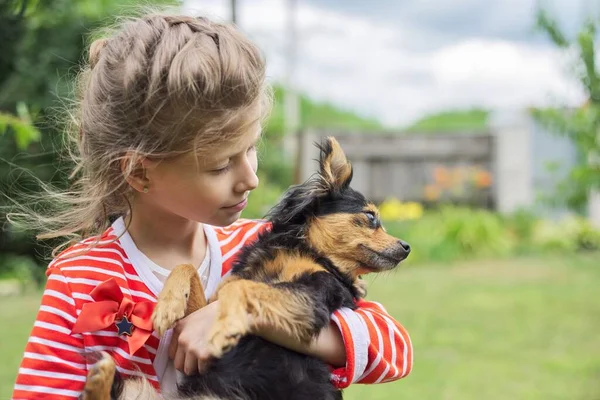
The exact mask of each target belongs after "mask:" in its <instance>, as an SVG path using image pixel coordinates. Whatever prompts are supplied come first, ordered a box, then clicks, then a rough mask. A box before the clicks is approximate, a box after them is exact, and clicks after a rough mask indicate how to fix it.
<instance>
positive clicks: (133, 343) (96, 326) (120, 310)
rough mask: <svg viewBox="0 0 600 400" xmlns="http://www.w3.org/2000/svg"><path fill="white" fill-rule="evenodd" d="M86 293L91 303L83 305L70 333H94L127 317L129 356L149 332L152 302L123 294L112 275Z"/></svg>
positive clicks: (141, 343)
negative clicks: (90, 297) (129, 333)
mask: <svg viewBox="0 0 600 400" xmlns="http://www.w3.org/2000/svg"><path fill="white" fill-rule="evenodd" d="M90 296H92V298H93V299H94V300H95V302H93V303H92V302H90V303H86V304H84V305H83V308H82V309H81V314H79V317H78V318H77V321H75V325H74V326H73V330H72V333H81V332H95V331H98V330H100V329H104V328H107V327H109V326H110V325H112V324H116V322H120V321H122V320H123V318H127V320H129V321H131V324H133V330H132V331H131V336H128V338H127V342H128V343H129V354H130V355H133V354H134V353H135V352H136V351H138V349H139V348H140V347H142V346H143V345H144V343H146V340H148V338H149V337H150V335H151V334H152V320H151V316H152V311H153V310H154V303H152V302H149V301H142V302H139V303H134V302H133V301H132V300H131V299H129V298H127V297H124V296H123V292H121V288H120V287H119V285H118V284H117V281H115V279H114V278H111V279H109V280H107V281H105V282H102V283H101V284H100V285H98V286H97V287H96V288H95V289H94V290H92V292H91V293H90ZM119 332H120V329H119Z"/></svg>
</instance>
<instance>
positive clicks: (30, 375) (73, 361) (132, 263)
mask: <svg viewBox="0 0 600 400" xmlns="http://www.w3.org/2000/svg"><path fill="white" fill-rule="evenodd" d="M267 227H268V224H266V223H264V222H262V221H252V220H239V221H237V222H236V223H234V224H232V225H230V226H228V227H226V228H215V227H211V226H208V225H205V228H204V230H205V233H206V237H207V241H208V251H210V275H209V279H208V282H207V284H206V289H205V292H206V294H207V296H210V295H211V293H212V292H214V290H215V289H216V287H217V286H218V283H219V281H220V280H221V279H222V278H223V277H224V276H226V275H227V274H228V273H229V271H230V270H231V267H232V263H233V261H234V256H235V254H237V252H238V251H239V250H240V249H241V247H242V246H243V245H244V244H246V243H248V242H250V241H252V240H255V239H256V236H257V234H258V233H259V232H260V231H262V230H263V229H265V228H267ZM93 241H95V238H92V239H88V240H86V241H83V242H81V243H79V244H76V245H74V246H72V247H70V248H69V249H67V250H65V251H64V252H63V253H62V254H61V255H59V256H58V257H57V258H56V259H54V260H53V261H52V262H51V263H50V264H49V266H48V270H47V272H46V275H47V277H48V280H47V283H46V288H45V291H44V294H43V296H42V302H41V306H40V309H39V312H38V315H37V318H36V321H35V323H34V326H33V330H32V332H31V335H30V337H29V341H28V342H27V346H26V348H25V352H24V356H23V360H22V362H21V366H20V368H19V373H18V376H17V380H16V384H15V387H14V392H13V399H73V398H77V397H78V396H79V394H80V392H81V391H82V390H83V386H84V383H85V380H86V374H87V370H88V368H89V367H90V366H91V364H93V363H94V360H93V359H89V357H86V355H87V354H89V353H92V352H96V351H101V350H103V351H107V352H108V353H109V354H111V355H112V356H113V358H114V359H115V361H116V364H117V369H118V370H119V371H120V372H121V373H122V374H123V375H124V376H142V377H144V378H146V379H148V380H149V381H150V382H151V383H152V384H153V385H154V386H155V387H156V388H159V386H160V382H161V379H162V376H163V375H164V373H165V371H166V370H167V365H168V363H169V361H168V356H167V352H168V339H170V337H169V338H167V337H165V338H163V340H161V338H159V337H158V335H157V334H156V333H155V332H154V333H153V334H152V336H150V338H149V339H148V340H147V341H146V343H145V345H144V346H143V347H141V348H140V349H139V350H138V351H137V352H136V353H135V354H134V355H130V354H129V347H128V343H127V341H126V339H125V336H118V335H117V330H116V327H115V326H114V325H111V326H110V327H108V328H106V329H103V330H100V331H95V332H90V333H87V332H86V333H81V334H73V333H71V330H72V327H73V324H74V323H75V321H76V319H77V316H78V315H79V313H80V312H81V309H82V307H83V305H84V304H85V303H87V302H90V301H93V299H92V298H91V296H90V292H91V291H92V290H93V289H94V288H95V287H96V286H97V285H99V284H100V283H102V282H104V281H106V280H108V279H111V278H114V279H115V280H116V281H117V283H118V285H119V286H120V288H121V291H122V292H123V294H124V296H125V297H128V298H130V299H131V300H132V301H133V302H140V301H148V300H150V301H152V302H155V301H156V298H157V295H158V293H159V292H160V290H161V288H162V282H161V281H160V280H159V279H158V278H157V277H156V276H155V275H154V274H153V273H152V271H151V269H150V268H148V263H151V261H150V260H149V259H148V258H147V257H145V256H144V254H143V253H142V252H140V251H139V250H138V249H137V247H135V243H134V242H133V240H132V239H131V237H130V236H129V235H128V233H127V232H125V227H124V224H123V220H122V219H119V220H117V221H115V223H114V224H113V226H112V227H111V228H109V229H108V230H107V231H106V232H104V234H102V236H101V237H100V243H99V244H98V245H97V246H96V247H94V248H93V249H92V250H89V251H85V250H86V249H87V247H88V245H89V243H91V242H93ZM332 320H333V321H334V322H335V323H336V324H337V326H338V327H339V329H340V331H341V332H342V336H343V339H344V343H345V347H346V354H347V362H346V366H345V367H344V368H339V369H335V370H333V372H332V377H331V379H332V382H333V383H334V384H335V385H336V386H337V387H339V388H345V387H347V386H349V385H350V384H351V383H354V382H358V383H379V382H389V381H393V380H396V379H399V378H402V377H404V376H406V375H407V374H408V373H409V372H410V370H411V368H412V345H411V342H410V338H409V336H408V333H407V332H406V330H405V329H404V328H403V327H402V326H401V325H400V324H399V323H398V322H397V321H395V320H394V319H393V318H392V317H391V316H390V315H389V314H388V313H387V312H386V311H385V309H384V308H383V307H382V306H381V305H380V304H378V303H375V302H368V301H364V300H362V301H360V302H359V303H358V309H356V310H354V311H353V310H350V309H347V308H345V309H341V310H338V311H336V312H335V313H334V314H333V315H332ZM171 365H172V363H171Z"/></svg>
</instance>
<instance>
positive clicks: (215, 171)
mask: <svg viewBox="0 0 600 400" xmlns="http://www.w3.org/2000/svg"><path fill="white" fill-rule="evenodd" d="M230 169H231V163H229V164H227V165H226V166H224V167H223V168H219V169H214V170H212V172H213V173H214V174H215V175H221V174H224V173H226V172H227V171H229V170H230Z"/></svg>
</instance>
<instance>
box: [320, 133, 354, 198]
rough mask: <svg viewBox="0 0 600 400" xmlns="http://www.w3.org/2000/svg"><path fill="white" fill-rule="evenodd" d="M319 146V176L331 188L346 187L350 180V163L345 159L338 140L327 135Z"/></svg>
mask: <svg viewBox="0 0 600 400" xmlns="http://www.w3.org/2000/svg"><path fill="white" fill-rule="evenodd" d="M319 148H320V149H321V157H320V160H319V166H320V175H321V178H322V179H323V180H324V181H325V183H326V184H327V186H329V187H331V188H333V189H343V188H347V187H348V186H349V185H350V181H351V180H352V165H351V164H350V162H349V161H348V160H347V159H346V155H345V154H344V151H343V150H342V147H341V146H340V144H339V143H338V141H337V140H335V138H333V137H328V138H326V139H325V140H324V141H323V142H322V143H321V144H320V145H319Z"/></svg>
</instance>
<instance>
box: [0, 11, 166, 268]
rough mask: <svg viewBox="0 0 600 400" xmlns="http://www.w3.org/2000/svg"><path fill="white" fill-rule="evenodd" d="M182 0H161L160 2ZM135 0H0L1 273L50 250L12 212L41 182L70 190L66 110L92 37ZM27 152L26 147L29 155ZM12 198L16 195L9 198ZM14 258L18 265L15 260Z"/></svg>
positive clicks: (40, 258)
mask: <svg viewBox="0 0 600 400" xmlns="http://www.w3.org/2000/svg"><path fill="white" fill-rule="evenodd" d="M159 3H161V4H176V3H178V2H176V1H173V0H158V1H154V4H159ZM136 4H139V2H138V1H135V0H125V1H117V0H101V1H98V0H78V1H75V0H48V1H40V0H29V1H27V0H22V1H17V0H15V1H12V0H9V1H2V2H0V37H1V38H2V40H1V41H0V42H1V43H0V54H1V56H0V193H1V194H2V196H0V227H2V228H1V229H0V256H2V262H0V273H2V271H5V270H6V271H8V270H9V269H10V267H9V266H10V265H24V263H23V262H22V257H26V258H27V257H28V258H30V259H31V260H37V261H38V262H39V263H40V265H44V263H45V262H46V258H47V254H48V248H47V246H43V245H42V244H40V243H36V242H35V241H34V239H33V238H32V237H31V233H23V232H17V231H15V230H13V229H11V228H10V227H9V225H8V224H7V223H6V219H5V213H6V210H7V209H9V208H10V207H11V206H12V202H13V201H21V198H20V194H21V192H22V191H27V192H29V193H31V192H35V191H36V190H37V189H38V187H37V180H40V181H42V182H44V183H49V184H52V185H54V186H58V187H65V186H66V182H67V174H66V173H65V172H66V170H67V169H66V168H65V166H64V165H62V164H61V161H62V160H61V159H60V158H59V154H58V152H57V149H59V148H61V147H62V142H63V137H62V134H63V133H62V127H61V123H57V121H60V120H62V119H63V113H62V112H61V109H62V108H64V104H65V103H69V102H70V101H71V100H72V97H71V96H72V88H73V84H72V83H73V80H74V78H75V76H76V75H77V73H78V72H79V65H80V63H81V61H82V60H84V59H85V57H86V54H85V45H86V38H87V37H88V35H89V34H90V33H91V32H93V31H95V30H96V29H97V28H99V27H101V26H104V25H106V24H107V23H110V22H111V21H109V20H108V18H109V17H111V18H112V17H114V15H122V14H123V13H128V12H130V11H131V12H133V11H135V7H133V6H134V5H136ZM24 150H26V152H24ZM8 199H12V201H9V200H8ZM11 257H12V258H14V260H15V261H14V262H12V261H10V260H9V258H11Z"/></svg>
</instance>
